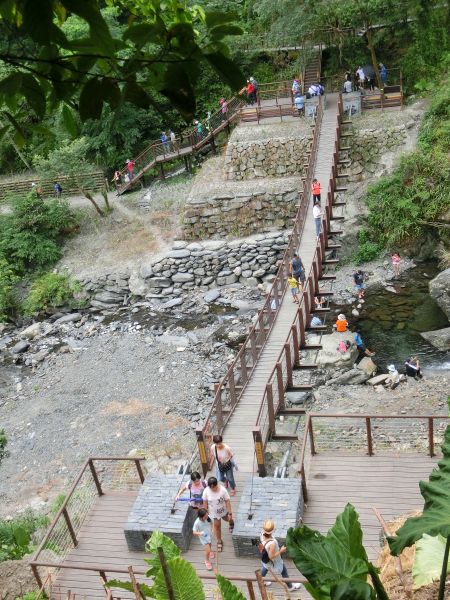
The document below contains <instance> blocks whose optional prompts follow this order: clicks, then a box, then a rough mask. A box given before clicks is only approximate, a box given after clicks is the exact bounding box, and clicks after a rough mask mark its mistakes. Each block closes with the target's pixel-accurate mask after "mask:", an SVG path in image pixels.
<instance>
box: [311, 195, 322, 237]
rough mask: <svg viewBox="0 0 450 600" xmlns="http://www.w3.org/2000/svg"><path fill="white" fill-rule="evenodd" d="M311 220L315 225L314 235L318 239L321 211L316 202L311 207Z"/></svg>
mask: <svg viewBox="0 0 450 600" xmlns="http://www.w3.org/2000/svg"><path fill="white" fill-rule="evenodd" d="M313 218H314V223H315V224H316V235H317V239H319V236H320V226H321V223H322V210H321V207H320V202H316V203H315V204H314V206H313Z"/></svg>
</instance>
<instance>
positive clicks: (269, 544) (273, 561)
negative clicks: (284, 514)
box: [260, 519, 300, 590]
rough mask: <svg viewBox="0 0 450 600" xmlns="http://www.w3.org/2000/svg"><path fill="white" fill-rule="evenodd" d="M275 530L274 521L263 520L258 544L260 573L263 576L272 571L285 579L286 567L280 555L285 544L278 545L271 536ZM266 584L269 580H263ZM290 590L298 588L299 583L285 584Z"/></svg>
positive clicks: (287, 575)
mask: <svg viewBox="0 0 450 600" xmlns="http://www.w3.org/2000/svg"><path fill="white" fill-rule="evenodd" d="M274 530H275V522H274V521H272V519H267V521H264V523H263V528H262V531H261V537H260V540H261V544H260V552H261V563H262V565H261V575H262V576H263V577H265V576H266V575H267V573H268V571H269V569H270V570H271V571H273V572H274V573H275V574H276V575H280V576H281V577H284V578H286V579H288V578H289V574H288V572H287V569H286V565H285V564H284V561H283V559H282V558H281V555H282V554H283V553H284V552H286V546H281V548H280V546H279V544H278V541H277V539H276V538H275V537H274V536H273V532H274ZM265 585H266V586H269V585H271V582H270V581H266V582H265ZM287 586H288V588H289V589H290V590H298V589H299V587H300V583H291V582H289V583H288V584H287Z"/></svg>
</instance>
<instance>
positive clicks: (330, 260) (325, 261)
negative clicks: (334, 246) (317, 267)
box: [322, 258, 339, 265]
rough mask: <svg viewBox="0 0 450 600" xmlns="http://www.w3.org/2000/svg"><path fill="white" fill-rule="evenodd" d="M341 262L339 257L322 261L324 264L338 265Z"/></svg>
mask: <svg viewBox="0 0 450 600" xmlns="http://www.w3.org/2000/svg"><path fill="white" fill-rule="evenodd" d="M338 262H339V259H338V258H326V259H325V260H324V261H322V264H323V265H337V263H338Z"/></svg>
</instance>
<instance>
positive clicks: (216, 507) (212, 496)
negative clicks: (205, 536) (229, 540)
mask: <svg viewBox="0 0 450 600" xmlns="http://www.w3.org/2000/svg"><path fill="white" fill-rule="evenodd" d="M203 504H204V506H205V509H206V510H207V511H208V514H209V516H210V517H211V519H212V520H213V527H214V535H215V536H216V538H217V551H218V552H222V550H223V541H222V519H223V520H224V521H226V522H227V523H228V524H229V527H230V532H231V533H232V532H233V528H234V521H233V513H232V512H231V501H230V496H229V494H228V492H227V490H226V489H225V488H224V487H223V485H221V484H220V483H219V482H218V481H217V479H216V478H215V477H210V478H209V479H208V487H207V488H206V489H205V491H204V492H203Z"/></svg>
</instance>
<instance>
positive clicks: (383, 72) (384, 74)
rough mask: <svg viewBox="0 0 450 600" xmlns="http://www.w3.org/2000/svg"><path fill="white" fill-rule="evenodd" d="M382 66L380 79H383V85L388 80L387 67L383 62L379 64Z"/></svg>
mask: <svg viewBox="0 0 450 600" xmlns="http://www.w3.org/2000/svg"><path fill="white" fill-rule="evenodd" d="M379 67H380V80H381V85H383V86H384V84H385V83H386V81H387V69H386V67H385V66H384V65H383V63H380V64H379Z"/></svg>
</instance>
